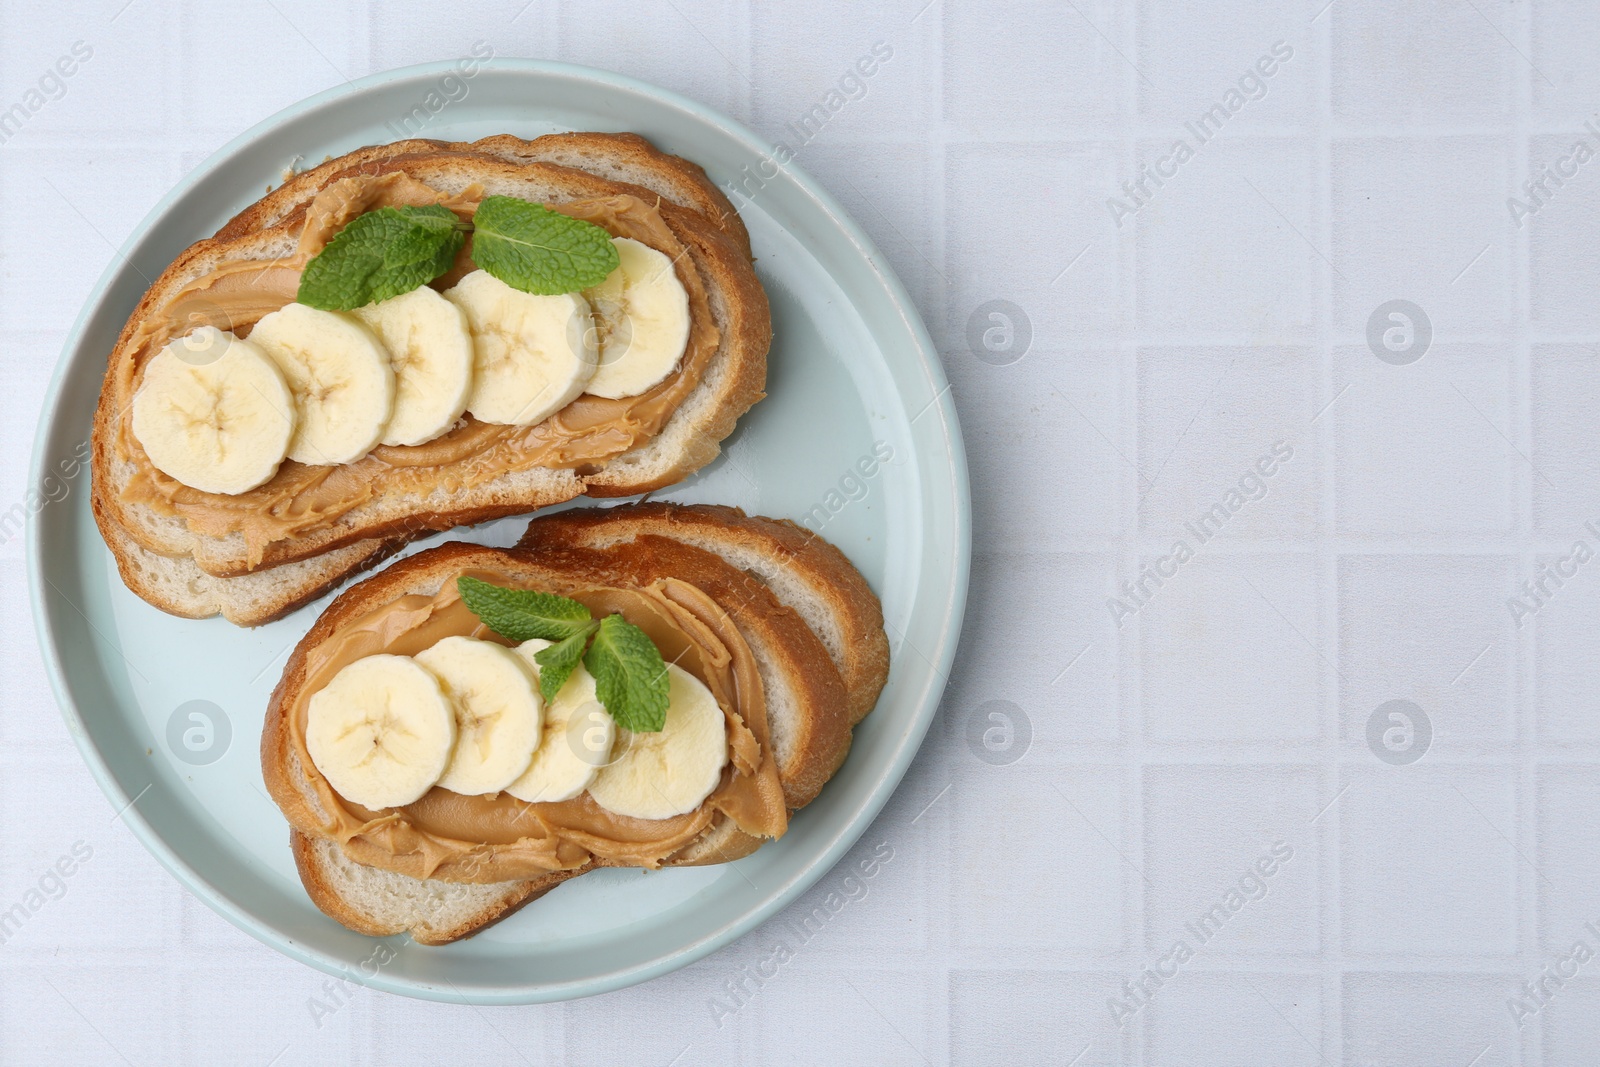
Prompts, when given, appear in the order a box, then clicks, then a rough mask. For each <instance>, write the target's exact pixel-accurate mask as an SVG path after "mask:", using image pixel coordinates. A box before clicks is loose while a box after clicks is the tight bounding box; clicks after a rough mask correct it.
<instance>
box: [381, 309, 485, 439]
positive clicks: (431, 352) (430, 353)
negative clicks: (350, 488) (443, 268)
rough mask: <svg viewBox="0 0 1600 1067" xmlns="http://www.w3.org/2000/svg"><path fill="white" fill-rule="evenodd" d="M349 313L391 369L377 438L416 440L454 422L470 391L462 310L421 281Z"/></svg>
mask: <svg viewBox="0 0 1600 1067" xmlns="http://www.w3.org/2000/svg"><path fill="white" fill-rule="evenodd" d="M355 315H356V317H357V318H359V319H360V320H361V321H362V322H364V323H366V324H367V328H368V329H370V330H372V332H373V333H375V334H377V335H378V340H380V341H382V342H383V347H384V348H386V349H388V350H389V365H390V366H391V367H392V368H393V369H394V414H392V415H390V416H389V425H387V426H386V427H384V430H383V443H384V444H386V445H420V444H423V443H424V442H426V441H431V440H433V439H434V438H435V437H438V436H439V435H440V434H442V433H444V432H445V431H446V430H448V429H450V427H452V426H454V425H455V423H456V420H457V419H459V418H461V413H462V412H464V411H466V410H467V395H468V394H469V393H470V392H471V391H472V332H471V331H470V330H469V329H468V328H467V317H466V315H465V314H464V313H463V312H462V310H461V309H460V308H458V307H456V306H455V305H454V304H452V303H451V302H450V301H448V300H446V299H445V298H444V297H442V296H440V295H439V294H438V293H436V292H434V291H433V290H432V289H429V288H428V287H427V286H426V285H424V286H421V287H420V288H417V289H413V290H411V292H409V293H404V294H402V295H400V296H397V297H394V298H393V299H391V300H385V301H384V302H383V303H381V304H368V305H367V306H366V307H364V308H357V309H356V311H355Z"/></svg>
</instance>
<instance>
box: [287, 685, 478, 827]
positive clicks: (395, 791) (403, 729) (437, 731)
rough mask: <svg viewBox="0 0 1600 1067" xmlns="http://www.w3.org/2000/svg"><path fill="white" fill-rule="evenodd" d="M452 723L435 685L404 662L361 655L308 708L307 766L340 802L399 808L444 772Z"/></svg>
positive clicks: (452, 737)
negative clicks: (309, 757) (337, 796)
mask: <svg viewBox="0 0 1600 1067" xmlns="http://www.w3.org/2000/svg"><path fill="white" fill-rule="evenodd" d="M455 743H456V717H455V712H454V711H452V710H451V707H450V704H449V702H448V701H447V700H446V699H445V696H444V693H443V691H442V690H441V689H440V688H439V683H438V681H437V680H436V679H435V678H434V676H433V675H432V674H430V673H429V672H427V671H425V670H423V669H422V668H421V667H420V666H418V665H417V663H416V661H415V660H413V659H412V658H411V657H409V656H391V655H387V654H382V655H376V656H367V657H364V658H362V659H358V660H356V661H354V662H353V663H350V664H348V665H346V666H345V667H344V669H343V670H341V671H340V672H339V673H338V674H336V675H334V676H333V680H332V681H330V682H329V683H328V684H327V685H326V686H324V687H323V688H322V689H320V690H318V691H317V692H316V693H315V694H314V695H313V696H312V697H311V701H310V703H309V704H308V705H307V706H306V748H307V749H308V750H310V752H311V762H312V763H314V764H315V765H316V768H317V770H319V771H321V772H322V776H323V777H324V778H326V779H327V780H328V784H329V785H331V786H333V788H334V791H335V792H337V793H338V794H339V795H340V796H342V797H344V798H345V799H346V800H349V801H352V802H354V803H356V804H360V805H361V806H362V807H364V808H372V809H373V810H380V809H382V808H397V807H400V806H402V805H405V804H410V803H411V802H412V801H414V800H418V799H420V798H421V797H422V795H423V794H424V793H426V792H427V791H428V790H429V789H432V788H433V784H434V783H435V782H436V781H438V780H439V775H441V774H443V773H444V769H445V766H446V765H447V764H448V763H449V762H450V753H451V751H452V750H453V749H454V748H455Z"/></svg>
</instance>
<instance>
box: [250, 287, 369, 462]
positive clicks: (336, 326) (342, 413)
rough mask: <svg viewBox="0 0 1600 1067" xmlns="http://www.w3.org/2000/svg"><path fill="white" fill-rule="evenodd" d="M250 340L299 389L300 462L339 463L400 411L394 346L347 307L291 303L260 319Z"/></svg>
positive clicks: (296, 455) (296, 452) (292, 452)
mask: <svg viewBox="0 0 1600 1067" xmlns="http://www.w3.org/2000/svg"><path fill="white" fill-rule="evenodd" d="M250 340H251V341H252V342H254V343H255V344H257V345H260V346H261V348H262V349H263V350H264V351H265V352H266V353H267V355H269V356H271V357H272V359H273V361H274V362H276V363H277V364H278V369H279V370H280V371H282V372H283V377H284V380H285V381H286V382H287V383H288V385H289V389H290V391H291V392H293V393H294V400H295V407H296V408H297V409H298V411H299V413H300V420H299V423H298V425H297V426H296V427H295V433H294V439H293V440H291V441H290V442H289V458H290V459H292V460H294V461H295V462H296V463H309V464H311V465H313V466H333V465H335V464H339V463H350V462H352V461H353V460H358V459H360V458H361V457H362V456H364V455H366V454H367V453H368V452H371V451H372V450H373V449H374V448H375V447H377V444H378V440H379V438H381V437H382V436H383V428H384V427H385V426H386V425H388V422H389V415H390V414H391V413H392V412H393V411H394V371H392V370H390V369H389V353H388V351H387V350H386V349H385V348H384V347H383V345H382V344H381V343H380V342H379V341H378V339H377V337H375V336H373V333H372V331H371V330H369V329H367V328H366V326H365V325H363V324H362V322H361V320H360V319H358V318H356V317H355V316H354V315H351V314H349V313H347V312H343V311H319V310H318V309H316V308H314V307H307V306H306V305H305V304H288V305H286V306H284V307H283V308H280V309H279V310H277V311H274V312H273V313H272V314H270V315H267V316H266V317H264V318H263V319H262V320H261V321H260V322H258V323H256V325H255V329H253V330H251V331H250Z"/></svg>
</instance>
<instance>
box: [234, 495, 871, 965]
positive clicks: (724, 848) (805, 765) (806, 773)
mask: <svg viewBox="0 0 1600 1067" xmlns="http://www.w3.org/2000/svg"><path fill="white" fill-rule="evenodd" d="M592 510H594V511H595V512H597V513H598V514H599V515H601V516H611V518H610V519H609V520H608V521H609V522H610V523H613V524H616V525H617V527H618V529H619V530H627V531H628V532H629V535H628V536H626V537H619V538H617V539H615V540H614V543H611V544H606V545H601V544H597V543H596V544H591V543H586V540H589V541H596V540H598V539H596V538H592V537H590V538H587V539H586V538H585V537H582V536H576V535H577V534H578V533H586V534H592V533H593V532H594V530H595V527H592V526H589V527H584V528H582V529H581V530H580V528H579V527H575V526H570V525H566V524H559V523H557V522H556V520H557V519H560V518H562V516H549V517H546V518H541V519H535V520H533V522H532V523H530V532H529V535H528V536H527V537H525V538H524V542H525V543H524V544H523V545H521V546H518V547H514V548H510V549H494V548H484V547H481V546H477V545H469V544H462V543H450V544H445V545H441V546H439V547H437V548H434V549H430V550H428V551H426V552H422V553H418V554H417V555H415V556H412V557H410V558H408V559H405V560H402V561H401V562H399V563H397V564H394V565H393V566H391V567H389V568H387V569H386V570H384V571H382V572H380V573H378V574H376V575H374V576H372V577H370V578H368V579H366V580H365V581H363V582H360V583H358V584H357V585H354V586H352V587H351V588H349V589H347V590H345V592H343V593H342V594H340V596H339V597H338V598H336V599H335V600H334V602H333V603H332V604H331V605H329V607H328V608H327V610H326V611H324V612H323V614H322V616H321V617H320V618H319V619H318V620H317V622H316V624H315V625H313V626H312V628H311V630H310V631H309V632H308V633H307V634H306V636H305V637H304V638H303V639H302V640H301V642H300V643H299V644H298V645H297V646H296V647H295V649H294V650H293V651H292V652H291V653H290V656H289V661H288V663H287V664H286V666H285V668H284V673H283V677H282V680H281V681H280V682H279V684H278V687H277V688H276V689H275V690H274V692H273V695H272V699H271V703H270V705H269V708H268V712H267V718H266V723H265V725H264V728H263V731H262V737H261V757H262V773H263V777H264V778H265V781H266V784H267V788H268V791H269V792H270V793H271V795H272V797H273V799H274V800H275V801H277V803H278V805H279V807H280V808H281V809H282V810H283V812H284V814H285V816H286V817H287V818H288V820H289V822H290V824H291V826H292V827H293V828H294V830H295V832H296V834H297V835H299V836H297V838H296V840H295V848H296V858H297V863H299V864H300V867H301V875H302V879H303V880H305V881H306V883H307V890H308V892H310V893H311V896H312V899H313V900H314V901H315V902H316V903H317V905H318V906H319V907H320V908H322V910H323V911H325V912H327V913H328V914H329V915H331V916H333V917H334V918H336V919H338V920H339V921H341V922H344V923H345V924H346V925H347V926H351V928H352V929H358V930H361V931H362V932H369V933H383V934H388V933H394V932H397V931H396V930H395V929H393V928H391V927H390V926H386V925H385V924H383V923H379V922H377V921H376V920H375V919H374V918H373V917H372V916H371V915H370V914H368V912H367V910H364V909H363V908H362V907H361V906H360V905H359V904H358V903H356V902H354V901H352V899H351V897H352V895H353V894H352V890H351V888H350V887H349V886H348V885H347V884H344V883H345V882H348V879H344V880H341V879H340V877H339V876H338V874H337V871H336V870H334V869H333V867H332V866H330V861H329V860H328V859H327V857H326V855H323V854H319V853H318V852H317V850H316V847H314V846H315V845H316V842H317V839H320V838H322V837H323V835H324V831H323V830H322V829H321V828H322V827H323V826H324V825H325V824H326V822H327V820H326V818H325V816H324V814H323V813H322V812H321V811H320V810H319V807H318V803H317V801H316V799H315V795H314V793H312V792H311V791H310V790H309V789H307V788H305V787H304V785H303V781H304V779H303V774H302V771H301V768H300V767H299V766H298V760H297V757H296V755H295V752H294V749H293V746H292V743H291V737H290V733H289V724H288V720H287V710H288V708H289V707H290V706H291V705H292V704H293V702H294V700H295V698H296V697H297V695H298V694H299V693H300V692H301V690H302V689H303V688H304V685H305V683H306V664H305V660H306V655H307V653H308V651H309V650H310V649H311V648H313V647H315V646H316V645H318V644H320V643H321V642H322V641H323V640H325V639H326V638H328V637H329V636H331V635H332V634H333V633H334V632H335V631H336V630H337V629H338V628H339V627H341V626H343V625H344V624H345V623H347V622H348V621H350V620H352V619H355V618H358V617H359V616H361V615H363V614H366V613H367V612H369V611H371V610H374V609H375V608H377V607H380V606H382V605H383V604H386V603H389V602H391V601H393V600H394V599H396V598H398V597H400V596H404V595H407V594H412V593H432V592H435V591H437V590H438V588H439V587H440V586H441V585H442V584H443V582H444V581H446V580H448V579H449V578H450V577H451V576H453V575H455V574H457V573H459V572H460V571H461V570H463V569H466V568H470V567H494V568H496V569H500V570H504V571H507V572H509V573H511V574H514V575H515V576H516V577H517V578H518V579H520V580H523V581H527V582H528V583H529V584H531V585H537V586H538V587H541V588H547V589H551V590H553V591H558V592H559V591H562V590H571V589H576V588H579V587H581V586H583V585H586V584H594V583H607V584H615V585H619V586H623V587H627V586H629V585H640V584H644V583H646V582H648V581H651V580H653V579H654V578H657V577H661V576H672V577H676V578H680V579H683V580H685V581H689V582H692V583H693V584H694V585H696V586H698V587H699V588H700V589H702V590H703V591H704V592H706V593H707V595H709V596H710V597H711V598H712V599H713V600H714V601H716V603H718V604H719V605H721V606H722V607H723V608H724V609H725V610H727V611H728V614H729V617H730V618H731V619H732V620H733V622H734V624H735V625H736V626H737V627H738V628H739V630H740V632H741V633H742V634H743V635H744V637H745V639H746V641H747V642H748V643H749V644H750V646H751V649H752V652H753V653H755V654H756V656H757V659H758V662H759V663H760V664H761V666H762V677H763V680H764V682H766V681H767V680H768V679H773V680H776V682H777V684H779V685H781V686H783V687H784V695H785V699H786V700H789V701H792V702H793V703H794V705H795V707H796V711H795V712H794V713H793V714H792V716H791V721H789V722H787V723H786V724H785V729H784V731H783V739H782V744H781V745H779V744H777V743H776V734H777V729H776V728H777V725H778V724H777V723H771V724H770V728H771V729H772V731H773V733H774V738H775V741H774V751H775V755H776V756H777V757H778V766H779V777H780V779H781V781H782V784H783V787H784V794H785V800H786V802H787V803H788V804H789V806H790V807H791V808H798V807H801V806H803V805H804V804H806V803H808V802H809V801H810V800H812V799H814V798H815V797H816V795H817V793H818V791H819V790H820V789H821V788H822V786H823V784H825V783H826V781H827V780H828V778H830V777H831V776H832V775H833V773H834V772H835V771H836V770H837V769H838V767H839V765H840V763H841V762H842V761H843V759H844V758H845V756H846V754H847V753H848V751H849V744H850V735H851V727H852V725H853V723H852V721H851V718H850V715H849V712H848V710H847V709H848V706H849V705H848V704H847V690H846V686H845V684H844V682H843V680H842V678H841V677H840V676H839V674H838V671H837V670H836V669H835V668H834V666H833V660H832V659H831V658H830V656H829V653H828V650H827V648H826V647H824V645H823V643H822V641H821V639H820V638H818V637H817V635H816V634H815V633H814V632H812V631H811V629H810V628H809V627H808V625H807V624H806V622H805V621H804V620H803V619H802V618H801V616H800V614H799V613H798V612H796V611H795V610H793V609H792V608H790V607H789V606H787V605H786V604H785V603H784V602H782V601H781V600H780V599H779V598H778V597H777V595H776V594H775V593H774V592H773V591H772V589H771V588H769V587H768V586H767V585H765V584H763V583H762V582H760V581H758V580H757V579H756V578H754V577H752V576H751V575H750V574H747V573H745V571H743V570H741V569H739V568H738V567H736V566H734V565H733V564H731V563H729V562H727V561H726V560H725V559H724V558H722V557H721V556H719V555H717V554H716V553H715V552H714V551H712V550H710V549H708V548H706V547H702V546H701V545H698V544H692V543H688V542H685V541H679V540H676V539H674V538H673V537H672V536H670V535H669V534H667V533H661V532H653V531H652V532H642V531H645V529H646V528H647V527H649V526H651V525H652V524H654V525H656V526H658V527H661V528H665V526H666V524H663V523H661V522H660V516H659V514H658V512H659V508H658V507H655V506H651V505H642V506H641V505H623V506H620V507H615V508H608V509H592ZM674 511H675V518H676V520H677V527H676V528H677V529H678V530H680V531H681V530H689V529H692V530H694V531H695V534H696V539H697V540H699V541H702V542H708V543H709V539H710V538H711V536H712V532H713V531H714V530H716V529H719V528H720V529H722V530H723V531H724V533H725V535H726V537H727V538H728V539H729V541H730V542H734V541H738V540H740V539H743V538H747V537H748V536H750V531H751V530H755V531H757V532H762V533H763V535H764V536H765V533H764V530H763V528H762V527H761V526H760V524H761V523H763V522H770V521H771V520H762V519H755V518H751V517H748V516H745V515H743V514H742V513H741V512H738V511H737V510H736V509H731V508H715V507H704V506H700V507H678V508H676V509H674ZM640 513H643V514H640ZM544 524H549V528H547V529H534V528H537V527H541V526H542V525H544ZM566 532H571V533H573V534H574V536H571V537H568V536H567V535H566ZM799 558H801V553H800V552H795V553H791V554H788V555H785V556H782V557H781V558H780V560H779V564H780V565H782V566H794V565H795V563H794V561H795V560H796V559H799ZM841 559H842V557H841ZM844 566H845V567H849V564H848V562H845V564H844ZM841 581H842V583H843V586H844V588H843V591H842V592H841V596H840V604H841V610H845V611H848V612H850V613H852V614H855V615H867V614H870V613H869V612H868V611H867V609H865V608H864V607H863V606H862V605H860V604H857V603H854V601H855V600H856V599H859V598H865V599H867V600H870V601H872V602H873V604H874V605H875V604H876V599H875V598H874V597H873V596H872V593H871V591H870V590H869V589H867V587H866V584H865V582H864V581H862V580H861V579H860V576H859V574H857V573H856V572H855V571H854V568H849V575H848V576H845V577H844V578H842V579H841ZM846 601H850V603H848V604H846V603H845V602H846ZM768 684H772V683H770V682H769V683H768ZM879 685H880V687H881V682H880V683H879ZM876 695H877V694H876V692H873V693H872V694H871V696H872V698H873V699H876ZM772 711H773V705H772V704H771V703H770V702H769V713H771V712H772ZM760 844H761V840H760V839H759V838H755V837H752V836H751V835H749V834H746V833H744V832H743V831H741V830H739V828H738V827H737V825H735V824H733V823H732V822H731V820H727V819H719V820H718V821H717V822H716V823H714V824H713V825H712V826H711V827H710V828H709V829H708V830H707V831H705V833H703V834H702V835H701V836H700V837H699V838H697V839H696V840H695V841H693V842H690V843H689V844H688V845H687V846H685V847H684V848H682V849H681V850H679V852H677V853H676V854H674V855H673V856H672V857H670V858H669V859H668V860H667V861H666V862H667V865H671V866H690V865H701V864H709V863H723V862H729V861H731V860H734V859H738V858H740V857H743V856H746V855H749V854H750V853H751V852H753V851H755V849H756V848H757V847H759V845H760ZM319 856H320V858H319ZM345 858H346V859H348V860H352V861H355V862H357V863H361V862H363V861H367V862H372V861H375V860H380V859H384V860H386V862H384V864H383V866H384V867H385V868H386V869H387V870H386V873H392V876H393V877H394V878H396V879H400V880H402V881H401V882H400V883H398V884H404V885H410V884H411V882H410V881H405V880H406V879H411V880H413V881H421V879H418V878H416V874H417V873H418V872H409V873H408V872H406V871H404V870H395V866H396V864H395V863H394V862H393V857H379V856H374V855H368V854H364V853H363V851H362V850H361V849H360V848H356V849H346V850H345ZM611 865H613V864H611V863H610V862H609V861H607V860H604V859H598V860H596V861H594V862H593V863H592V864H590V865H588V866H586V867H584V868H580V870H579V871H578V872H556V873H557V874H559V875H561V877H562V878H566V877H571V876H572V875H573V874H575V873H581V871H582V870H587V869H590V868H591V867H598V866H611ZM398 866H401V867H403V866H404V863H401V864H399V865H398ZM452 873H453V872H451V871H448V870H441V871H440V872H438V873H437V874H435V875H434V876H433V879H431V880H442V881H452V878H451V877H450V875H451V874H452ZM461 881H463V882H472V883H475V884H482V883H484V882H497V874H496V868H495V867H494V861H493V860H492V859H490V860H489V861H487V862H485V861H483V860H481V859H480V860H479V861H477V862H475V863H474V864H473V865H472V868H471V874H470V877H463V878H462V879H461ZM497 884H503V885H506V886H508V887H509V886H511V885H513V884H516V885H520V886H525V887H526V888H527V890H528V893H529V894H533V893H536V892H543V891H545V890H546V889H548V888H549V887H550V886H551V885H553V884H555V883H554V882H551V881H547V880H546V879H545V878H539V879H530V880H523V881H518V882H515V883H513V882H511V881H507V882H504V883H497ZM527 899H532V897H531V895H530V896H528V897H519V896H517V894H516V893H513V892H511V891H510V889H509V888H508V890H507V892H506V894H505V895H504V897H503V899H500V900H498V901H497V902H496V903H495V905H494V906H493V907H489V908H485V909H484V910H483V911H482V912H477V913H474V915H473V916H472V917H471V922H468V923H457V924H455V926H452V928H451V929H449V930H448V931H444V932H443V933H441V932H440V931H437V930H432V929H424V930H422V931H421V933H422V936H418V933H417V931H416V930H415V929H413V936H414V937H417V938H418V940H423V937H428V938H433V937H436V936H438V937H443V934H444V933H448V934H449V935H450V936H449V937H448V938H444V939H446V940H448V939H453V938H454V937H460V936H465V935H466V934H467V933H470V932H472V931H473V930H475V929H478V928H481V926H482V925H486V924H487V923H488V922H493V921H497V920H498V919H499V918H501V917H503V916H504V915H506V914H510V912H511V911H513V910H515V908H517V907H520V906H521V905H522V904H523V903H525V902H526V900H527ZM352 920H353V921H352ZM461 926H467V927H470V929H458V928H457V927H461ZM424 943H428V944H432V943H442V942H436V941H433V940H428V941H424Z"/></svg>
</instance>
